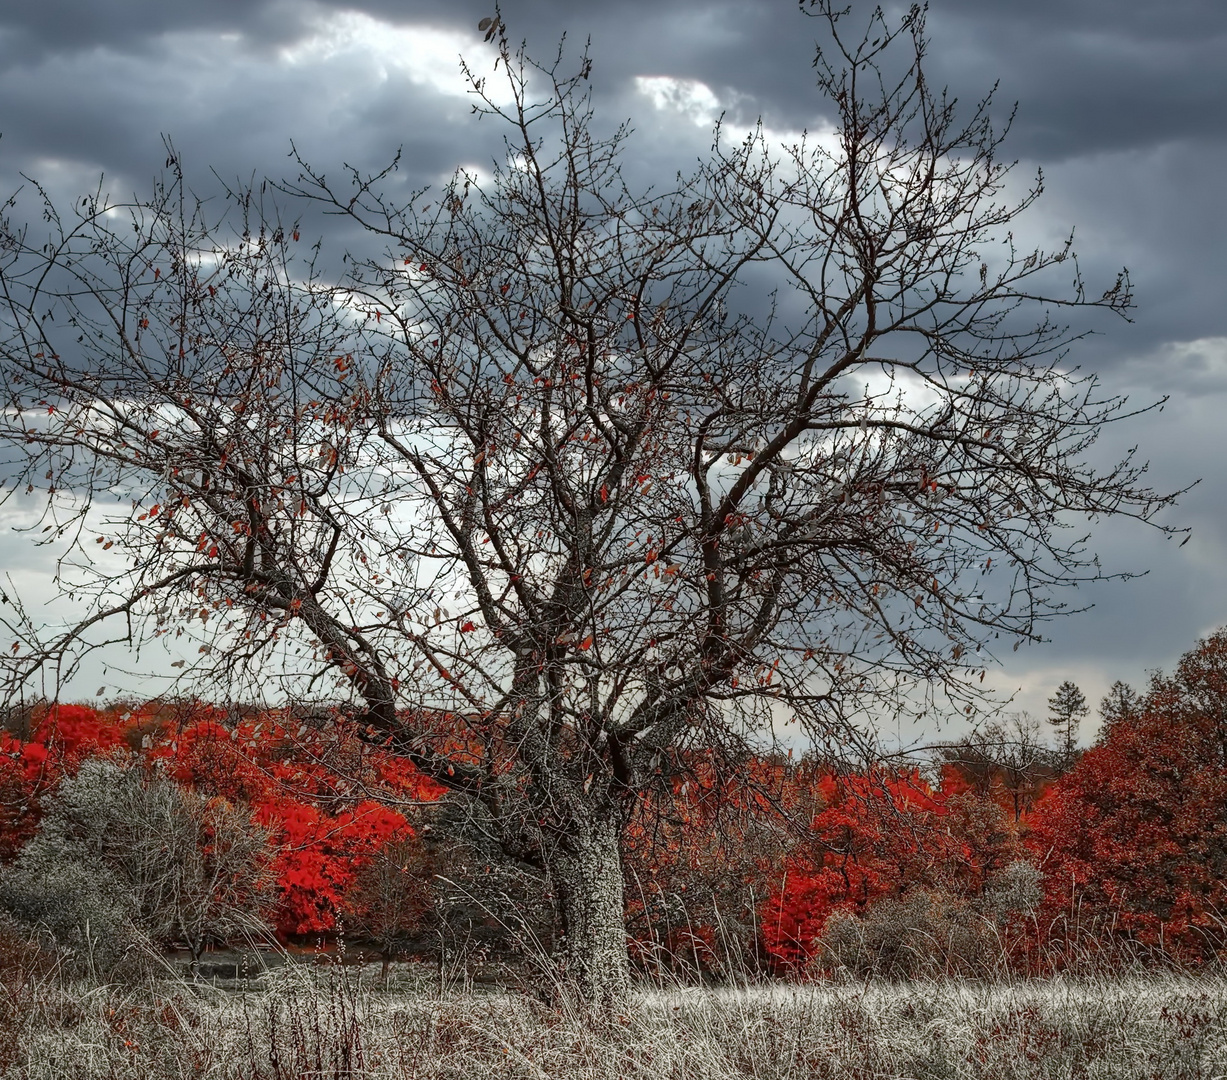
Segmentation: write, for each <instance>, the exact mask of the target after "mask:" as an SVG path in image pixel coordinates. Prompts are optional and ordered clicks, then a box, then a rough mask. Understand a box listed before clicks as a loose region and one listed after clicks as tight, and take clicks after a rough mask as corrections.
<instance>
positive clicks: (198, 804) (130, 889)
mask: <svg viewBox="0 0 1227 1080" xmlns="http://www.w3.org/2000/svg"><path fill="white" fill-rule="evenodd" d="M267 839H268V838H267V835H266V834H265V833H264V832H263V831H262V830H260V829H258V828H254V827H253V826H252V824H251V822H250V817H249V815H248V814H247V813H246V812H245V811H243V810H242V809H241V808H236V807H233V806H231V805H230V804H229V803H226V802H225V801H224V800H220V799H208V798H206V797H204V796H202V795H199V794H196V793H194V792H191V791H186V790H183V789H181V788H179V787H178V786H177V785H176V784H174V783H173V782H172V781H171V780H169V779H167V778H165V777H162V776H158V775H150V774H148V773H146V772H144V771H143V770H140V769H136V768H125V767H123V766H121V765H119V764H117V763H115V762H113V761H106V760H89V761H86V762H84V763H83V764H82V766H81V768H80V770H79V772H78V773H77V775H76V776H74V777H70V778H68V779H65V780H64V781H63V783H62V784H61V785H60V787H59V789H58V790H57V791H56V793H55V795H54V796H53V797H52V798H51V799H49V800H48V803H47V810H46V815H45V817H44V819H43V823H42V826H41V828H40V829H39V832H38V834H37V835H36V836H35V837H34V838H33V839H32V840H31V841H30V842H29V843H28V844H27V845H26V846H25V847H24V848H23V849H22V851H21V853H20V855H19V856H18V858H17V860H16V862H15V864H14V865H13V866H12V867H11V868H10V869H9V870H8V871H7V872H6V873H5V874H4V876H3V879H2V880H0V908H3V909H5V910H8V911H9V912H11V913H12V914H13V915H14V916H15V917H16V918H18V919H20V920H21V921H22V922H23V923H26V924H27V925H29V926H32V927H36V928H38V929H39V931H40V933H42V934H44V935H45V936H48V937H50V938H51V939H52V940H54V941H55V943H56V944H58V945H59V946H60V947H62V948H64V949H66V950H68V952H69V953H70V954H71V955H72V956H73V957H75V958H77V959H79V960H81V961H83V962H88V963H90V964H92V965H94V966H96V967H99V968H103V969H105V968H108V967H110V966H112V965H113V964H114V963H115V962H117V961H118V960H119V959H120V958H122V957H123V956H126V955H129V954H131V953H133V952H134V951H136V950H138V949H139V946H141V945H142V944H146V943H153V944H158V945H165V944H168V943H170V942H172V941H176V940H180V941H184V942H185V943H186V944H187V946H188V948H189V950H190V951H191V953H192V956H193V959H197V958H199V955H200V951H201V949H202V948H203V946H204V945H205V944H206V943H207V942H209V941H221V940H225V939H227V938H228V937H230V936H232V935H250V934H258V933H261V932H262V931H263V929H264V923H263V919H262V915H263V913H264V910H265V908H266V907H267V904H268V903H269V900H270V898H271V884H272V883H271V880H270V879H269V876H268V873H267V858H266V855H267Z"/></svg>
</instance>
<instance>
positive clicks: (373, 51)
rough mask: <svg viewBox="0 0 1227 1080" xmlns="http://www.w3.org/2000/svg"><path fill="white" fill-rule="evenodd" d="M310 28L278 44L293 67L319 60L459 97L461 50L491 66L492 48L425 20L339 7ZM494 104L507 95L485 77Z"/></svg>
mask: <svg viewBox="0 0 1227 1080" xmlns="http://www.w3.org/2000/svg"><path fill="white" fill-rule="evenodd" d="M313 29H314V33H312V34H311V35H310V36H309V37H307V38H305V39H304V40H302V41H299V42H296V43H295V44H293V45H291V46H288V47H286V48H284V49H282V50H281V59H282V61H283V62H284V63H286V64H288V65H290V66H293V67H319V66H324V67H327V68H328V69H330V70H332V71H335V72H338V73H340V72H343V71H347V72H350V73H352V74H354V75H356V76H357V77H358V78H359V79H361V80H362V81H363V82H368V81H370V80H371V79H372V78H374V79H375V80H376V81H378V82H386V81H388V80H389V79H391V78H393V77H398V76H399V77H405V78H408V79H409V81H410V82H412V83H414V84H415V85H418V86H426V87H429V88H430V89H431V90H434V91H436V92H437V93H440V94H444V95H448V96H452V97H465V96H467V95H468V93H469V86H468V83H467V81H466V80H465V77H464V75H463V73H462V72H461V69H460V56H461V54H463V55H464V57H465V58H466V60H467V61H468V63H469V64H470V65H471V66H472V68H473V69H474V71H477V72H486V71H489V70H490V69H492V68H493V66H494V62H495V60H496V58H497V56H498V52H497V50H496V49H495V48H494V47H493V46H492V45H489V44H485V43H482V42H479V41H478V40H477V39H476V38H475V37H474V36H473V35H471V34H466V33H461V32H459V31H457V30H450V29H449V30H443V29H438V28H435V27H431V26H395V25H393V24H391V23H387V22H383V21H382V20H379V19H376V18H373V17H372V16H370V15H366V14H363V13H362V12H356V11H341V12H336V13H333V14H329V15H327V16H323V17H321V18H319V19H316V20H314V22H313ZM489 89H490V92H491V93H492V95H493V97H494V99H495V101H496V102H497V103H498V104H506V103H507V102H508V101H510V94H509V91H508V90H507V88H506V86H505V84H504V83H502V82H501V81H493V80H492V81H491V82H490V83H489Z"/></svg>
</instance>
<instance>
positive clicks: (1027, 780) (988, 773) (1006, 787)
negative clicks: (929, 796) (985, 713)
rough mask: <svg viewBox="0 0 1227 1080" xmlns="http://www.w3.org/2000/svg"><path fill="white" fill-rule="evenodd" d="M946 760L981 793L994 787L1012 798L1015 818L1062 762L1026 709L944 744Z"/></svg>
mask: <svg viewBox="0 0 1227 1080" xmlns="http://www.w3.org/2000/svg"><path fill="white" fill-rule="evenodd" d="M939 757H940V759H941V760H942V761H944V762H946V763H948V764H950V765H953V766H955V768H957V769H958V770H959V772H961V773H962V774H963V775H964V776H965V777H967V778H968V779H969V780H970V781H971V783H972V787H973V789H975V790H976V791H977V793H978V794H980V795H985V796H987V795H991V794H992V793H993V791H994V789H995V788H996V789H999V790H1001V791H1004V792H1005V793H1006V795H1007V796H1008V797H1009V799H1010V804H1011V807H1012V809H1013V812H1014V820H1015V821H1018V820H1020V819H1021V818H1022V815H1023V813H1024V811H1029V810H1030V809H1031V807H1032V805H1034V803H1035V800H1036V797H1037V796H1038V794H1039V793H1040V791H1041V789H1042V785H1043V784H1044V783H1045V782H1046V781H1051V780H1055V779H1056V777H1057V776H1058V775H1059V773H1060V767H1059V765H1060V762H1059V760H1058V759H1057V757H1056V755H1054V754H1053V752H1052V751H1051V750H1049V749H1048V748H1046V747H1045V746H1044V742H1043V740H1042V739H1041V737H1040V724H1039V721H1038V720H1036V719H1035V717H1033V716H1031V715H1030V714H1029V713H1026V712H1019V713H1014V714H1012V715H1011V716H1010V717H1009V718H1008V719H1007V720H1006V721H1005V722H1004V723H1003V722H1000V721H994V722H992V723H990V724H988V725H986V726H985V727H984V728H983V729H982V730H980V731H978V732H976V733H975V734H974V735H970V736H968V737H967V738H966V739H963V740H961V741H960V742H957V743H955V744H953V745H952V746H946V747H943V748H942V749H941V751H940V753H939Z"/></svg>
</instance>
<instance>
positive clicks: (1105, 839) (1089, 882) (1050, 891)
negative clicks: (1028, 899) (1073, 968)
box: [1031, 628, 1227, 960]
mask: <svg viewBox="0 0 1227 1080" xmlns="http://www.w3.org/2000/svg"><path fill="white" fill-rule="evenodd" d="M1031 824H1032V830H1033V831H1032V836H1031V843H1032V845H1033V847H1034V850H1035V853H1036V855H1037V857H1039V858H1040V859H1042V860H1043V863H1042V865H1043V870H1044V883H1045V893H1046V907H1047V915H1048V920H1049V922H1050V924H1051V925H1052V928H1053V932H1054V934H1055V935H1056V936H1057V937H1058V939H1066V940H1068V939H1071V938H1073V939H1076V938H1078V937H1079V936H1085V935H1086V934H1088V933H1089V934H1092V935H1095V936H1100V935H1102V934H1105V933H1110V934H1111V935H1112V936H1113V937H1114V938H1123V939H1125V940H1126V941H1132V942H1135V943H1139V944H1142V945H1145V946H1154V947H1157V948H1161V949H1162V950H1163V951H1165V952H1167V953H1169V954H1174V955H1176V956H1178V957H1181V958H1184V959H1190V960H1208V959H1210V958H1212V957H1215V956H1221V955H1223V954H1224V952H1225V935H1224V931H1225V929H1227V927H1225V926H1224V922H1223V917H1224V913H1227V628H1224V629H1220V630H1218V631H1217V632H1215V633H1214V634H1213V635H1211V636H1210V637H1208V638H1206V639H1205V640H1204V641H1201V642H1199V643H1198V644H1197V646H1196V647H1195V648H1194V649H1193V650H1191V651H1190V652H1189V653H1187V654H1186V655H1185V656H1184V657H1183V658H1182V659H1181V660H1180V663H1179V664H1178V665H1177V667H1176V671H1175V672H1174V674H1172V675H1171V676H1170V677H1167V678H1157V679H1155V680H1154V682H1153V683H1152V684H1151V687H1150V690H1149V692H1148V693H1147V694H1146V695H1145V696H1144V698H1143V699H1142V700H1141V701H1140V702H1139V703H1137V704H1136V705H1135V706H1134V707H1133V708H1131V709H1130V710H1129V712H1128V713H1127V714H1125V715H1121V716H1120V717H1118V718H1116V719H1114V720H1113V722H1112V723H1110V724H1109V726H1108V727H1107V728H1106V729H1105V731H1104V733H1103V736H1102V737H1101V741H1100V742H1099V744H1098V745H1096V746H1094V747H1092V748H1091V749H1090V750H1088V751H1087V752H1086V753H1085V754H1084V755H1083V757H1082V759H1081V760H1080V761H1079V762H1078V764H1077V765H1076V766H1075V767H1074V769H1073V770H1072V771H1071V772H1069V773H1068V774H1067V775H1066V776H1065V777H1064V778H1063V779H1062V780H1061V781H1060V782H1058V783H1057V784H1056V786H1055V787H1054V788H1053V789H1052V791H1051V793H1050V794H1049V796H1048V797H1047V798H1046V799H1044V800H1043V801H1042V802H1041V803H1040V804H1039V806H1038V807H1037V809H1036V812H1035V814H1034V815H1033V818H1032V822H1031Z"/></svg>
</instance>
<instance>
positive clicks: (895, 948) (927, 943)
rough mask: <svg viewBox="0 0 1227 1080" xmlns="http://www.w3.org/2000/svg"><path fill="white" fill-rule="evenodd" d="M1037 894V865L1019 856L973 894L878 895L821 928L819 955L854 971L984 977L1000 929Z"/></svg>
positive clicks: (993, 964)
mask: <svg viewBox="0 0 1227 1080" xmlns="http://www.w3.org/2000/svg"><path fill="white" fill-rule="evenodd" d="M1040 896H1041V893H1040V887H1039V870H1038V869H1037V868H1036V867H1034V866H1032V865H1031V864H1030V863H1028V862H1024V861H1022V860H1019V861H1016V862H1012V863H1010V864H1009V865H1008V866H1007V867H1006V868H1005V869H1004V870H1002V871H1001V873H1000V874H998V875H997V877H996V878H995V879H994V880H993V881H991V882H990V883H989V885H988V887H987V888H986V889H985V891H984V893H983V895H981V896H979V897H977V898H975V899H974V900H967V899H964V898H961V897H956V896H953V895H951V894H950V893H948V892H945V891H942V890H933V891H918V892H914V893H911V894H909V895H907V896H904V897H901V898H896V897H889V898H886V899H883V900H879V901H878V902H877V903H875V904H872V905H870V906H869V908H868V909H867V910H866V911H865V913H864V914H863V915H861V916H857V915H853V914H851V913H849V912H837V913H836V914H834V915H832V916H831V917H830V919H828V920H827V924H826V927H825V928H824V930H823V934H822V939H821V942H820V944H821V950H820V956H821V958H822V960H823V962H824V963H825V964H826V965H827V966H829V967H831V968H833V969H835V970H837V971H838V970H841V969H842V970H843V971H846V972H847V973H849V974H851V975H858V976H870V975H876V976H883V977H886V978H903V979H907V978H918V977H936V976H939V975H956V976H988V975H991V974H994V973H995V971H996V969H997V967H998V966H999V965H1000V963H1001V960H1002V950H1001V937H1000V931H1001V929H1002V928H1003V927H1004V926H1005V925H1006V923H1007V922H1008V921H1009V920H1010V918H1011V917H1012V916H1015V915H1026V914H1028V913H1030V912H1032V911H1034V910H1035V908H1036V907H1037V906H1038V904H1039V901H1040Z"/></svg>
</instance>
